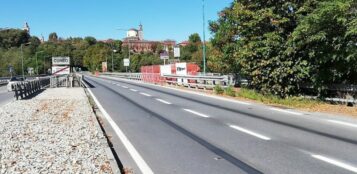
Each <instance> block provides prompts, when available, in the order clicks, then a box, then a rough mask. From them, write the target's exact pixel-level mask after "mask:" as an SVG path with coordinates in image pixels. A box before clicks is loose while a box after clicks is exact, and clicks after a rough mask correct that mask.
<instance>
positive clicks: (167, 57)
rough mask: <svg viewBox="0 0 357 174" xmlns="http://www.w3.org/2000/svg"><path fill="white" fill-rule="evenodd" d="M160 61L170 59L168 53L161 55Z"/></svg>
mask: <svg viewBox="0 0 357 174" xmlns="http://www.w3.org/2000/svg"><path fill="white" fill-rule="evenodd" d="M160 59H169V54H168V53H167V52H163V53H160Z"/></svg>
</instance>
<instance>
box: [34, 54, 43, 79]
mask: <svg viewBox="0 0 357 174" xmlns="http://www.w3.org/2000/svg"><path fill="white" fill-rule="evenodd" d="M43 52H44V51H37V52H36V74H37V75H38V61H37V54H38V53H43Z"/></svg>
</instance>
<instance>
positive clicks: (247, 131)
mask: <svg viewBox="0 0 357 174" xmlns="http://www.w3.org/2000/svg"><path fill="white" fill-rule="evenodd" d="M229 127H231V128H233V129H236V130H239V131H241V132H244V133H246V134H249V135H253V136H255V137H257V138H260V139H263V140H271V138H269V137H267V136H264V135H260V134H258V133H255V132H253V131H250V130H247V129H244V128H241V127H239V126H236V125H229Z"/></svg>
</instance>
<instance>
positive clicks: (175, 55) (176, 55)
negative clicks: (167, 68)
mask: <svg viewBox="0 0 357 174" xmlns="http://www.w3.org/2000/svg"><path fill="white" fill-rule="evenodd" d="M180 56H181V55H180V47H175V48H174V57H180Z"/></svg>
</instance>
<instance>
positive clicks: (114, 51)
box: [112, 49, 117, 72]
mask: <svg viewBox="0 0 357 174" xmlns="http://www.w3.org/2000/svg"><path fill="white" fill-rule="evenodd" d="M116 52H117V50H115V49H113V50H112V72H114V53H116Z"/></svg>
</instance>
